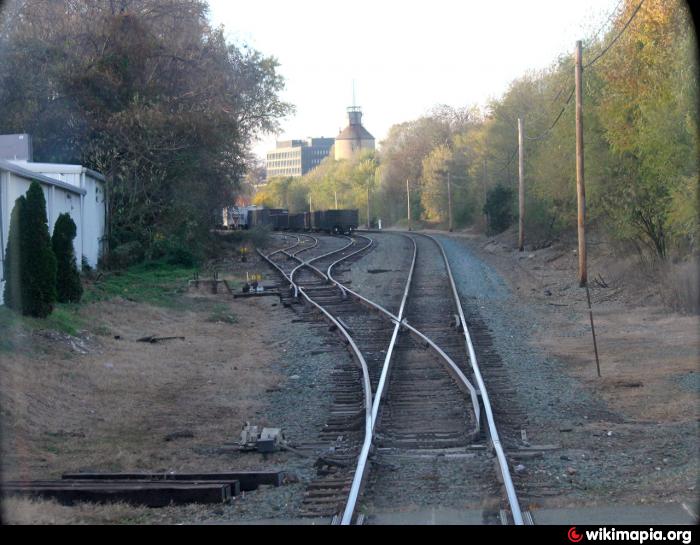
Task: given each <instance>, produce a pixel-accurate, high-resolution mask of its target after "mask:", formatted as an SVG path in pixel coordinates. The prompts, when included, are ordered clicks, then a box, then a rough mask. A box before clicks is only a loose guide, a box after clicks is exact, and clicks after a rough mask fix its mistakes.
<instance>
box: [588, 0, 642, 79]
mask: <svg viewBox="0 0 700 545" xmlns="http://www.w3.org/2000/svg"><path fill="white" fill-rule="evenodd" d="M643 3H644V0H642V1H641V2H639V5H638V6H637V7H636V8H635V10H634V11H633V12H632V16H631V17H630V18H629V19H628V20H627V22H626V23H625V26H623V27H622V30H620V32H618V34H617V36H615V38H613V40H612V41H611V42H610V43H609V44H608V46H607V47H606V48H605V49H603V51H601V52H600V53H599V54H598V55H597V56H596V57H595V58H594V59H593V60H592V61H591V62H589V63H588V64H586V65H584V66H583V68H584V69H585V68H588V67H590V66H593V63H595V62H596V61H597V60H598V59H600V58H601V57H602V56H603V55H605V54H606V53H607V52H608V50H609V49H610V48H611V47H612V46H613V45H615V42H617V40H618V39H619V38H620V36H622V35H623V34H624V32H625V30H627V27H628V26H630V23H631V22H632V19H634V18H635V17H636V16H637V13H639V9H640V8H641V7H642V4H643Z"/></svg>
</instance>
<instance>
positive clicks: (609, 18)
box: [591, 0, 625, 42]
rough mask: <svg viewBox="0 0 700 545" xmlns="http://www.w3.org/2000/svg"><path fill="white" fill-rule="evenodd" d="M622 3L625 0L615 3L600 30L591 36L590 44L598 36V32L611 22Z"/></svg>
mask: <svg viewBox="0 0 700 545" xmlns="http://www.w3.org/2000/svg"><path fill="white" fill-rule="evenodd" d="M624 1H625V0H620V1H619V2H618V3H617V5H616V6H615V9H613V10H612V11H611V12H610V15H608V17H607V19H605V22H604V23H603V24H602V25H601V26H600V28H599V29H598V30H597V32H596V33H595V34H594V35H593V37H592V38H591V42H593V41H594V40H596V39H597V38H598V36H599V35H600V32H601V31H602V30H603V29H604V28H605V26H606V25H607V24H608V23H610V22H612V18H613V16H614V15H615V14H616V13H617V12H618V10H619V9H620V6H621V5H622V3H623V2H624Z"/></svg>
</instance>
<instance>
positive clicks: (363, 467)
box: [327, 235, 417, 526]
mask: <svg viewBox="0 0 700 545" xmlns="http://www.w3.org/2000/svg"><path fill="white" fill-rule="evenodd" d="M360 236H361V235H360ZM362 238H365V239H367V240H369V244H368V245H367V246H366V247H365V248H368V247H370V246H372V244H374V241H373V240H372V239H370V238H369V237H364V236H363V237H362ZM360 251H362V250H358V251H357V252H353V253H352V254H350V255H349V256H345V257H344V258H343V260H344V259H347V258H348V257H350V256H352V255H355V254H356V253H359V252H360ZM416 252H417V248H416V245H415V243H414V244H413V258H412V260H411V268H410V271H409V273H408V279H407V280H406V288H405V289H404V293H403V297H402V298H401V305H400V307H399V314H398V318H399V320H400V319H401V317H402V316H403V311H404V307H405V306H406V299H407V298H408V293H409V291H410V288H411V281H412V280H413V269H414V268H415V264H416ZM341 261H342V260H338V261H336V262H334V263H332V264H330V265H329V266H328V270H327V275H328V278H329V279H331V280H332V281H333V282H334V283H335V285H336V286H338V287H339V288H340V289H341V290H343V292H344V293H347V290H345V288H344V287H343V286H341V285H340V283H338V282H336V281H335V280H334V279H333V278H332V275H331V270H332V269H333V267H334V266H335V265H337V264H338V263H340V262H341ZM400 328H401V324H400V323H399V322H396V325H395V326H394V331H393V333H392V335H391V340H390V341H389V347H388V348H387V352H386V357H385V358H384V363H383V364H382V372H381V375H380V377H379V382H378V383H377V390H376V392H375V394H374V399H373V400H372V406H371V409H370V427H369V430H368V437H365V443H367V444H368V446H367V448H366V449H365V448H364V445H363V449H362V451H361V452H360V456H359V457H358V463H357V466H356V468H355V474H354V476H353V479H352V485H351V486H350V493H349V494H348V501H347V502H346V504H345V510H344V511H343V516H342V518H341V521H340V524H341V525H344V526H347V525H349V524H351V523H352V516H353V514H354V513H355V506H356V505H357V500H358V498H359V497H360V491H361V489H362V483H363V482H364V480H365V476H366V471H367V459H368V457H369V451H370V448H371V446H372V440H373V439H374V430H375V427H376V424H377V415H378V414H379V405H380V404H381V401H382V399H383V398H384V394H385V390H386V380H387V376H388V374H389V366H390V363H391V359H392V357H393V355H394V347H395V346H396V339H397V338H398V335H399V330H400Z"/></svg>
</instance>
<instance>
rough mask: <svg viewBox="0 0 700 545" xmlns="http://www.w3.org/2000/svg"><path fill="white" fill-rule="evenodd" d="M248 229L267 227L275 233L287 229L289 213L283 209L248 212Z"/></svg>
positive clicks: (263, 209)
mask: <svg viewBox="0 0 700 545" xmlns="http://www.w3.org/2000/svg"><path fill="white" fill-rule="evenodd" d="M247 224H248V228H251V227H259V226H261V225H269V226H270V227H272V228H273V229H274V230H276V231H282V230H286V229H288V228H289V211H288V210H286V209H284V208H260V209H259V210H248V222H247Z"/></svg>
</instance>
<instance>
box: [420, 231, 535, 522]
mask: <svg viewBox="0 0 700 545" xmlns="http://www.w3.org/2000/svg"><path fill="white" fill-rule="evenodd" d="M416 234H418V235H421V236H424V237H426V238H428V239H430V240H432V241H433V242H434V243H435V244H437V246H438V248H440V252H441V253H442V258H443V259H444V261H445V267H446V268H447V273H448V276H449V278H450V285H451V286H452V294H453V295H454V299H455V304H456V305H457V310H458V311H459V318H460V320H462V325H463V327H462V331H463V333H464V340H465V342H466V346H467V350H468V352H469V359H470V360H471V366H472V372H473V373H474V378H475V379H476V383H477V386H478V387H479V390H480V391H481V401H482V402H483V404H484V412H485V413H486V421H487V423H488V426H489V437H490V440H491V444H492V445H493V448H494V450H495V451H496V457H497V458H498V465H499V468H500V471H501V477H502V478H503V486H504V487H505V489H506V494H507V496H508V503H509V504H510V509H511V513H512V514H513V522H514V523H515V524H516V525H522V524H524V522H523V515H522V512H521V510H520V503H519V502H518V495H517V494H516V492H515V486H514V485H513V479H512V477H511V475H510V468H509V467H508V460H507V459H506V455H505V452H504V451H503V445H502V444H501V440H500V438H499V435H498V429H497V428H496V421H495V418H494V416H493V410H492V409H491V401H490V400H489V394H488V391H487V390H486V384H485V383H484V379H483V377H482V376H481V369H480V368H479V363H478V361H477V359H476V352H475V351H474V345H473V343H472V339H471V335H470V334H469V328H467V321H466V320H465V318H464V311H463V309H462V302H461V300H460V298H459V292H458V291H457V286H456V284H455V281H454V277H453V276H452V269H451V267H450V262H449V260H448V259H447V254H446V253H445V249H444V248H443V247H442V244H440V242H439V241H438V240H437V239H436V238H435V237H432V236H430V235H427V234H424V233H416Z"/></svg>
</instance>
